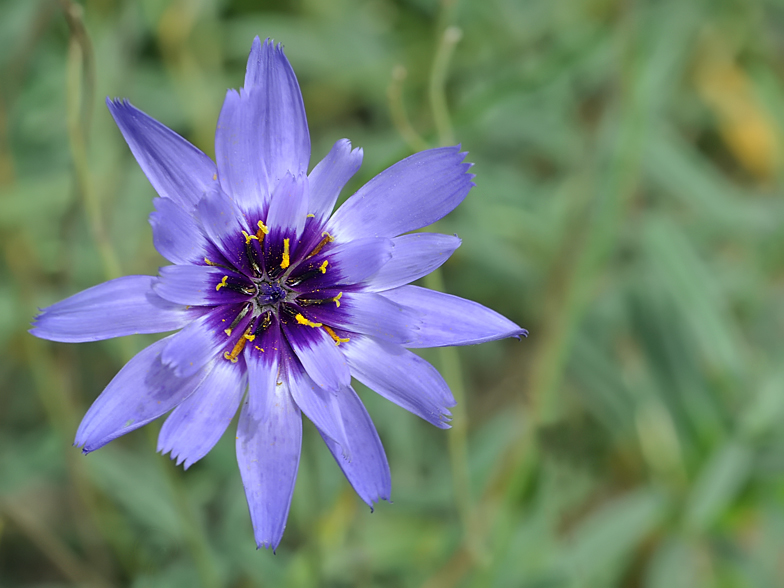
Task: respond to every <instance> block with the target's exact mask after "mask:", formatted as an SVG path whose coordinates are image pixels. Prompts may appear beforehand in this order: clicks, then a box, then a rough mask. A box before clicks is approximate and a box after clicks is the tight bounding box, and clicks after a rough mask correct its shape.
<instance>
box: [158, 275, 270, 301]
mask: <svg viewBox="0 0 784 588" xmlns="http://www.w3.org/2000/svg"><path fill="white" fill-rule="evenodd" d="M159 271H160V277H159V278H158V281H157V282H156V283H155V284H153V290H154V291H155V293H156V294H157V295H158V296H160V297H161V298H164V299H166V300H170V301H171V302H177V303H179V304H189V305H194V306H199V305H207V306H212V305H217V304H232V303H234V304H237V303H242V302H250V300H251V299H252V297H253V294H254V293H255V287H254V286H253V284H252V283H251V282H250V281H249V280H248V279H247V278H246V277H245V276H243V275H242V274H239V273H236V272H230V271H227V270H224V269H222V268H217V267H210V266H206V265H167V266H164V267H162V268H161V269H160V270H159ZM224 276H225V277H226V280H225V281H224V280H223V278H224ZM240 290H244V292H241V291H240Z"/></svg>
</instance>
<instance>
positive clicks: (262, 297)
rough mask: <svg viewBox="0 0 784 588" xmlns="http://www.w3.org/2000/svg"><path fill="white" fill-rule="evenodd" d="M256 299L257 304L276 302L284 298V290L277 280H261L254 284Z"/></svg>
mask: <svg viewBox="0 0 784 588" xmlns="http://www.w3.org/2000/svg"><path fill="white" fill-rule="evenodd" d="M256 286H257V292H258V293H257V294H256V301H257V302H258V303H259V306H264V305H266V304H276V303H278V302H280V301H281V300H285V298H286V290H284V289H283V287H282V286H281V285H280V284H279V283H277V282H267V281H262V282H259V283H257V284H256Z"/></svg>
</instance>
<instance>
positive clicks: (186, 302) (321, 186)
mask: <svg viewBox="0 0 784 588" xmlns="http://www.w3.org/2000/svg"><path fill="white" fill-rule="evenodd" d="M107 105H108V107H109V110H110V111H111V113H112V116H113V117H114V119H115V121H116V122H117V125H118V126H119V128H120V131H121V132H122V134H123V136H124V137H125V139H126V141H127V142H128V145H129V146H130V148H131V151H132V152H133V154H134V156H135V157H136V159H137V161H138V162H139V164H140V165H141V167H142V169H143V170H144V173H145V174H146V175H147V177H148V178H149V180H150V182H151V183H152V185H153V186H154V188H155V189H156V191H157V192H158V194H159V195H160V198H157V199H156V200H155V208H156V210H155V212H153V213H152V214H151V216H150V223H151V224H152V227H153V239H154V243H155V247H156V248H157V250H158V251H159V252H160V253H161V255H163V256H164V257H165V258H166V259H168V260H169V261H170V262H171V263H172V265H168V266H165V267H163V268H161V270H160V273H159V275H158V276H157V277H152V276H126V277H122V278H118V279H115V280H111V281H109V282H106V283H104V284H100V285H98V286H95V287H93V288H89V289H88V290H85V291H84V292H81V293H79V294H76V295H74V296H71V297H70V298H68V299H66V300H63V301H62V302H59V303H57V304H54V305H53V306H51V307H49V308H47V309H44V310H43V311H41V313H40V315H39V316H38V317H36V319H35V323H34V328H33V329H32V330H31V333H32V334H34V335H36V336H38V337H42V338H45V339H51V340H53V341H65V342H81V341H96V340H100V339H107V338H111V337H118V336H123V335H130V334H134V333H159V332H165V331H173V330H177V329H181V330H179V332H177V333H176V334H174V335H171V336H168V337H166V338H164V339H161V340H160V341H158V342H157V343H153V344H152V345H150V346H149V347H147V348H146V349H144V350H143V351H141V352H140V353H139V354H138V355H136V357H134V358H133V359H132V360H130V361H129V362H128V363H127V364H126V365H125V367H123V368H122V370H120V372H119V373H118V374H117V375H116V376H115V378H114V379H113V380H112V381H111V382H110V383H109V385H108V386H107V387H106V389H105V390H104V391H103V393H102V394H101V395H100V396H99V397H98V399H97V400H96V401H95V403H94V404H93V405H92V406H91V407H90V409H89V410H88V412H87V414H86V415H85V417H84V419H83V420H82V423H81V425H80V426H79V429H78V431H77V433H76V441H75V444H76V445H78V446H81V447H83V451H84V452H85V453H89V452H91V451H94V450H95V449H98V448H100V447H102V446H103V445H105V444H106V443H108V442H109V441H111V440H112V439H115V438H117V437H119V436H120V435H124V434H125V433H128V432H129V431H132V430H134V429H137V428H139V427H141V426H143V425H145V424H147V423H149V422H150V421H152V420H154V419H157V418H158V417H160V416H162V415H164V414H166V413H168V412H169V411H171V414H169V416H168V417H167V419H166V421H165V423H164V425H163V427H162V429H161V432H160V437H159V441H158V450H159V451H161V452H163V453H170V454H171V456H172V459H176V460H177V463H178V464H180V463H184V465H185V467H186V468H188V467H189V466H190V465H191V464H193V463H194V462H196V461H198V460H199V459H201V458H202V457H204V455H206V454H207V453H208V452H209V451H210V449H211V448H212V447H213V446H214V445H215V443H217V441H218V439H220V437H221V436H222V435H223V433H224V431H225V430H226V428H227V426H228V425H229V423H230V421H231V419H232V418H233V416H234V415H235V414H236V412H237V409H238V408H240V406H241V412H240V418H239V426H238V430H237V460H238V462H239V467H240V473H241V475H242V480H243V484H244V486H245V493H246V496H247V499H248V505H249V507H250V514H251V519H252V522H253V529H254V533H255V536H256V542H257V545H258V546H259V547H262V546H264V547H272V548H273V549H274V548H275V547H277V545H278V543H279V542H280V539H281V536H282V535H283V530H284V528H285V525H286V518H287V516H288V511H289V506H290V503H291V496H292V492H293V489H294V482H295V479H296V475H297V467H298V464H299V455H300V445H301V436H302V420H301V413H304V414H305V416H307V417H308V418H309V419H310V420H311V421H312V422H313V423H314V424H315V425H316V427H317V428H318V430H319V432H320V433H321V436H322V437H323V438H324V441H325V443H326V444H327V446H328V447H329V449H330V451H331V452H332V454H333V455H334V456H335V459H336V461H337V462H338V465H339V466H340V467H341V468H342V470H343V472H344V473H345V475H346V477H347V478H348V480H349V482H350V483H351V484H352V486H353V487H354V489H355V490H356V492H357V493H358V494H359V496H360V497H361V498H362V499H363V500H364V501H365V502H366V503H367V504H368V505H370V506H371V508H372V506H373V504H374V503H375V502H377V501H378V500H380V499H389V494H390V474H389V466H388V464H387V460H386V456H385V454H384V449H383V447H382V445H381V442H380V440H379V438H378V434H377V433H376V430H375V427H374V426H373V423H372V421H371V420H370V417H369V416H368V414H367V411H366V410H365V408H364V406H363V405H362V403H361V401H360V399H359V397H358V396H357V395H356V393H355V392H354V390H353V389H352V388H351V378H352V376H353V377H354V378H356V379H357V380H359V381H360V382H362V383H364V384H366V385H367V386H368V387H370V388H371V389H373V390H375V391H376V392H377V393H379V394H381V395H382V396H384V397H385V398H388V399H389V400H391V401H392V402H394V403H396V404H398V405H400V406H402V407H403V408H406V409H408V410H409V411H411V412H413V413H414V414H416V415H418V416H420V417H422V418H423V419H425V420H427V421H428V422H430V423H432V424H434V425H435V426H437V427H441V428H446V427H448V426H449V425H448V422H449V418H450V413H449V407H451V406H454V404H455V403H454V399H453V397H452V394H451V393H450V391H449V388H448V386H447V385H446V383H445V382H444V380H443V378H441V376H440V375H439V374H438V372H437V371H436V370H435V369H434V368H433V367H432V366H431V365H430V364H428V363H427V362H426V361H424V360H423V359H421V358H420V357H419V356H417V355H415V354H414V353H412V352H411V351H409V350H408V349H409V348H418V347H437V346H444V345H468V344H473V343H481V342H484V341H491V340H494V339H500V338H502V337H510V336H513V337H514V336H517V337H519V336H520V335H525V334H527V333H526V331H525V330H524V329H521V328H520V327H518V326H517V325H515V324H514V323H512V322H511V321H509V320H507V319H506V318H504V317H502V316H501V315H499V314H497V313H495V312H494V311H492V310H490V309H488V308H485V307H483V306H481V305H479V304H477V303H475V302H471V301H468V300H464V299H461V298H457V297H455V296H450V295H448V294H442V293H439V292H435V291H432V290H427V289H424V288H419V287H416V286H410V285H407V284H409V283H410V282H412V281H414V280H416V279H418V278H420V277H422V276H424V275H426V274H428V273H429V272H431V271H432V270H433V269H435V268H437V267H438V266H440V265H441V264H442V263H443V262H444V261H446V260H447V258H448V257H449V256H450V254H451V253H452V252H453V251H454V250H455V249H456V248H457V247H458V246H459V245H460V240H459V239H458V238H457V237H454V236H449V235H439V234H433V233H409V232H410V231H414V230H416V229H419V228H421V227H424V226H426V225H428V224H430V223H432V222H434V221H436V220H438V219H440V218H441V217H443V216H444V215H445V214H447V213H448V212H450V211H451V210H452V209H453V208H455V207H456V206H457V205H458V204H459V203H460V202H461V201H462V200H463V198H465V196H466V194H467V193H468V191H469V190H470V189H471V187H472V186H473V183H472V181H471V179H472V178H473V175H472V174H469V173H468V170H469V168H470V164H467V163H463V158H464V155H465V154H464V153H461V152H460V150H459V148H458V147H447V148H440V149H431V150H428V151H423V152H421V153H418V154H416V155H413V156H411V157H408V158H407V159H404V160H403V161H401V162H399V163H397V164H395V165H393V166H392V167H390V168H389V169H387V170H386V171H384V172H382V173H381V174H379V175H378V176H376V177H375V178H373V179H372V180H371V181H370V182H368V183H367V184H366V185H365V186H363V187H362V188H360V189H359V191H358V192H357V193H356V194H354V195H353V196H352V197H351V198H349V199H348V200H347V201H346V203H345V204H344V205H343V206H341V207H340V208H339V209H338V210H337V211H336V212H335V213H334V214H331V213H332V210H333V208H334V205H335V202H336V201H337V198H338V195H339V193H340V191H341V189H342V188H343V186H344V185H345V184H346V182H347V181H348V180H349V179H350V178H351V176H352V175H353V174H354V173H355V172H356V171H357V169H359V166H360V164H361V161H362V150H361V149H353V150H352V148H351V144H350V143H349V142H348V141H347V140H341V141H338V142H337V143H336V144H335V145H334V147H333V148H332V150H331V151H330V152H329V154H327V156H326V157H325V158H324V159H323V160H322V161H321V162H320V163H319V164H318V165H316V166H315V167H314V168H313V169H312V170H311V171H310V173H308V166H309V162H310V138H309V134H308V127H307V120H306V118H305V110H304V106H303V103H302V96H301V94H300V89H299V85H298V84H297V80H296V77H295V76H294V72H293V71H292V69H291V66H290V65H289V63H288V61H287V60H286V57H285V56H284V54H283V50H282V48H281V47H280V45H278V46H277V47H276V46H274V44H273V43H272V42H271V41H269V40H267V41H266V42H264V43H263V44H262V43H261V42H260V41H259V39H258V38H256V39H255V40H254V42H253V47H252V49H251V52H250V57H249V59H248V66H247V72H246V74H245V86H244V88H242V89H241V90H240V91H239V92H236V91H234V90H229V92H228V94H227V95H226V100H225V102H224V104H223V109H222V110H221V113H220V118H219V120H218V128H217V131H216V133H215V153H216V160H217V162H216V163H213V162H212V161H211V160H210V159H209V158H208V157H207V156H206V155H204V154H203V153H202V152H201V151H199V150H198V149H197V148H196V147H194V146H193V145H191V144H190V143H188V142H187V141H185V140H184V139H183V138H181V137H180V136H178V135H177V134H175V133H174V132H172V131H171V130H169V129H168V128H166V127H165V126H163V125H161V124H160V123H158V122H156V121H155V120H153V119H151V118H150V117H148V116H147V115H145V114H144V113H142V112H141V111H139V110H137V109H136V108H134V107H133V106H131V105H130V104H129V103H128V102H124V101H119V100H114V101H111V100H107ZM246 391H247V393H246Z"/></svg>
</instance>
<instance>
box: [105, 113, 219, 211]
mask: <svg viewBox="0 0 784 588" xmlns="http://www.w3.org/2000/svg"><path fill="white" fill-rule="evenodd" d="M106 105H107V106H108V107H109V112H111V113H112V116H113V117H114V120H115V122H116V123H117V126H118V127H120V132H122V134H123V137H125V140H126V142H127V143H128V146H129V147H130V148H131V152H132V153H133V156H134V157H135V158H136V161H138V162H139V166H141V168H142V170H143V171H144V175H146V176H147V179H149V180H150V183H151V184H152V186H153V188H155V191H156V192H158V194H159V195H160V196H163V197H164V198H171V199H172V200H173V201H174V202H176V203H177V204H179V205H180V206H182V208H183V209H184V210H192V209H193V207H194V206H195V205H196V203H197V202H198V201H199V199H200V198H201V197H202V196H203V195H204V193H205V192H206V191H207V190H208V189H209V188H210V187H211V186H212V185H214V184H215V183H216V182H215V181H214V180H213V176H214V175H215V172H216V167H215V164H214V163H213V162H212V160H211V159H210V158H209V157H207V156H206V155H204V153H202V152H201V151H199V150H198V149H197V148H196V147H194V146H193V145H191V144H190V143H189V142H188V141H186V140H185V139H183V138H182V137H180V136H179V135H178V134H177V133H175V132H174V131H172V130H171V129H168V128H167V127H165V126H163V125H162V124H161V123H159V122H158V121H156V120H155V119H153V118H150V117H149V116H147V115H146V114H144V113H143V112H142V111H141V110H138V109H137V108H135V107H133V106H131V104H130V103H129V102H128V101H127V100H109V99H108V98H107V99H106Z"/></svg>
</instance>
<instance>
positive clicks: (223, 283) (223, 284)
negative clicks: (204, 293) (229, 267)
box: [215, 276, 229, 292]
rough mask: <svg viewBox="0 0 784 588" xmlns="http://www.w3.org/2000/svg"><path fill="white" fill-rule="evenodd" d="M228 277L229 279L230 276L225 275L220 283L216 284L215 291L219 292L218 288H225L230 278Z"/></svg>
mask: <svg viewBox="0 0 784 588" xmlns="http://www.w3.org/2000/svg"><path fill="white" fill-rule="evenodd" d="M228 279H229V276H223V279H222V280H221V281H220V283H219V284H218V285H217V286H215V291H216V292H217V291H218V290H220V289H221V288H223V287H224V286H225V285H226V280H228Z"/></svg>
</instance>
